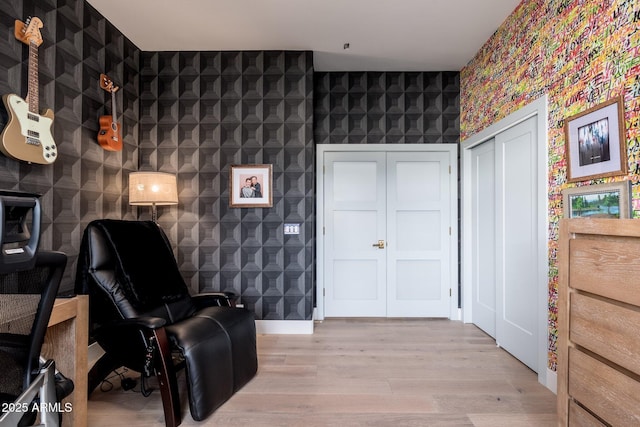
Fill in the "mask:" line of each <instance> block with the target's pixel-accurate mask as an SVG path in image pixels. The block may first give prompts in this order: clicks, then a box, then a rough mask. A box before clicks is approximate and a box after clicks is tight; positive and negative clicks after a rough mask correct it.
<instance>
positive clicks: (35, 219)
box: [0, 191, 72, 427]
mask: <svg viewBox="0 0 640 427" xmlns="http://www.w3.org/2000/svg"><path fill="white" fill-rule="evenodd" d="M39 234H40V204H39V201H38V198H37V196H36V195H32V194H24V193H16V192H6V191H0V367H1V369H2V375H0V402H2V409H3V412H2V414H1V415H0V426H1V427H5V426H6V427H9V426H11V427H15V426H16V425H19V426H22V425H32V424H33V422H35V421H36V420H37V418H38V417H37V415H40V417H39V418H40V425H45V426H47V427H48V426H57V425H59V422H60V419H61V418H60V417H61V414H60V412H59V411H58V409H59V405H57V403H58V402H59V398H60V399H61V398H62V397H64V396H63V395H64V394H65V393H66V394H70V392H71V390H72V387H71V384H72V383H71V382H70V381H68V380H66V379H64V377H62V376H60V375H58V378H59V379H60V381H59V387H58V388H56V371H55V364H54V362H53V361H51V360H48V361H45V362H44V363H41V357H40V352H41V349H42V344H43V342H44V337H45V333H46V331H47V325H48V323H49V318H50V316H51V312H52V310H53V305H54V302H55V298H56V296H57V293H58V289H59V285H60V280H61V279H62V274H63V272H64V268H65V266H66V263H67V257H66V255H65V254H63V253H61V252H44V251H41V252H38V251H37V248H38V243H39ZM58 394H60V396H58ZM34 405H37V406H36V407H34ZM5 410H6V411H5Z"/></svg>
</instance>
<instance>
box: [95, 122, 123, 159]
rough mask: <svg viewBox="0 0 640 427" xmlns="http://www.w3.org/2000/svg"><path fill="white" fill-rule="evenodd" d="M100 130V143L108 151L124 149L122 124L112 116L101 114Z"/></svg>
mask: <svg viewBox="0 0 640 427" xmlns="http://www.w3.org/2000/svg"><path fill="white" fill-rule="evenodd" d="M98 122H99V123H100V132H98V143H100V146H101V147H102V148H104V149H105V150H108V151H120V150H122V138H121V137H120V125H119V124H118V123H116V122H114V121H113V117H112V116H100V118H99V119H98Z"/></svg>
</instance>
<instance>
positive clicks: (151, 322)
mask: <svg viewBox="0 0 640 427" xmlns="http://www.w3.org/2000/svg"><path fill="white" fill-rule="evenodd" d="M166 323H167V321H166V320H165V319H163V318H161V317H152V316H143V317H136V318H132V319H120V320H117V321H114V322H111V323H109V324H108V325H106V326H103V328H104V327H106V328H108V329H109V330H113V329H120V328H123V329H130V328H134V329H143V328H144V329H159V328H162V327H163V326H164V325H165V324H166Z"/></svg>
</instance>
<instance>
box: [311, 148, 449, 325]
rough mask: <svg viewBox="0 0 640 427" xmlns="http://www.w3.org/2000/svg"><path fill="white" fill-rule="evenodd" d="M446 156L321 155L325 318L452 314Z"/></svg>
mask: <svg viewBox="0 0 640 427" xmlns="http://www.w3.org/2000/svg"><path fill="white" fill-rule="evenodd" d="M452 157H453V161H454V162H455V155H453V156H452V154H451V152H327V153H325V154H324V183H323V188H324V212H323V216H324V230H323V232H324V235H323V238H324V245H323V246H324V272H323V273H324V274H323V277H324V286H325V288H324V296H325V298H324V314H325V316H326V317H449V316H450V302H451V296H450V294H451V291H450V289H451V287H452V286H457V284H455V283H451V274H450V273H451V268H454V267H455V266H452V264H453V262H452V259H451V258H452V257H451V245H452V244H454V243H452V241H451V240H452V239H451V235H450V233H451V227H453V226H454V224H452V214H453V215H454V216H455V215H456V214H457V212H452V203H451V201H452V197H453V198H454V199H453V200H455V201H457V188H456V187H455V184H454V185H452V182H453V183H455V180H453V181H452V179H451V176H450V170H451V165H452ZM452 187H453V188H452ZM453 206H455V204H454V205H453ZM456 268H457V267H456Z"/></svg>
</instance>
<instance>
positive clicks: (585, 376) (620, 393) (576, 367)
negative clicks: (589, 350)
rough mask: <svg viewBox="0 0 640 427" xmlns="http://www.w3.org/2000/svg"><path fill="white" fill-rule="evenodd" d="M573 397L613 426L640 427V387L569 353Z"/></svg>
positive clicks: (574, 352)
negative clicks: (638, 426) (639, 426)
mask: <svg viewBox="0 0 640 427" xmlns="http://www.w3.org/2000/svg"><path fill="white" fill-rule="evenodd" d="M569 395H571V396H572V397H573V398H574V399H575V400H576V401H578V402H580V403H581V404H582V405H583V406H585V407H586V408H589V410H590V411H591V412H593V413H594V414H596V415H598V417H600V418H602V419H603V420H604V421H606V422H607V423H609V424H611V425H619V426H634V425H640V410H638V408H640V384H639V383H638V382H637V381H634V380H633V379H631V378H629V377H627V376H626V375H624V374H622V373H620V372H618V371H617V370H615V369H613V368H611V367H610V366H607V365H605V364H603V363H601V362H599V361H597V360H596V359H594V358H592V357H590V356H587V355H586V354H584V353H582V352H581V351H580V350H577V349H575V348H570V349H569Z"/></svg>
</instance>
